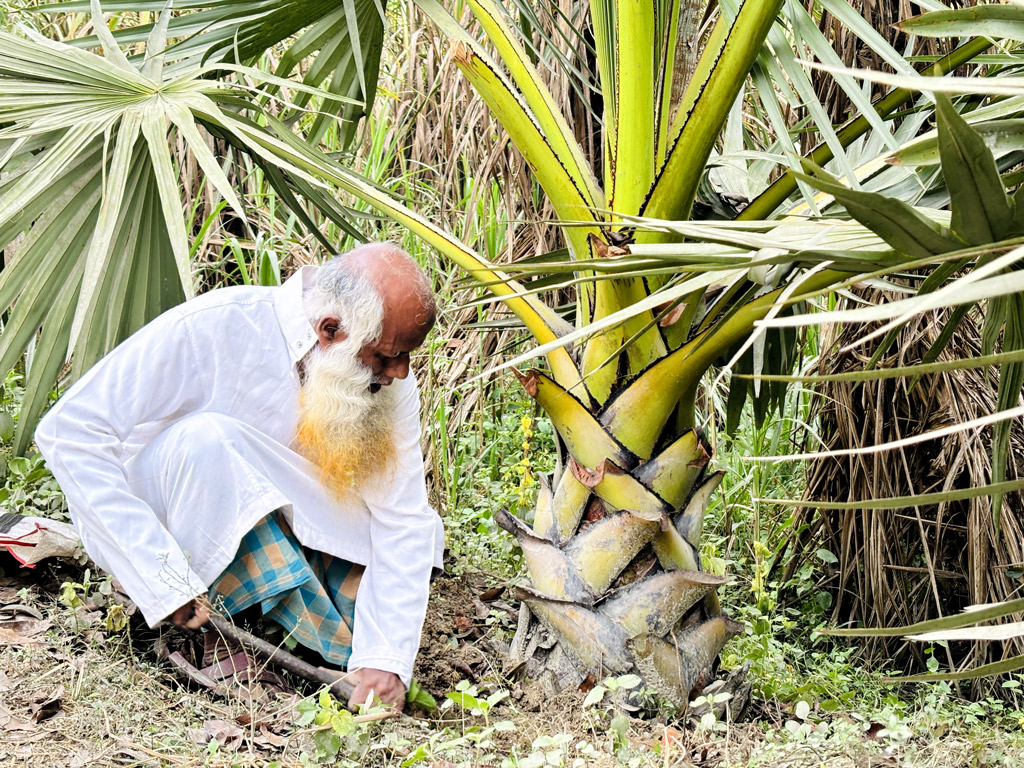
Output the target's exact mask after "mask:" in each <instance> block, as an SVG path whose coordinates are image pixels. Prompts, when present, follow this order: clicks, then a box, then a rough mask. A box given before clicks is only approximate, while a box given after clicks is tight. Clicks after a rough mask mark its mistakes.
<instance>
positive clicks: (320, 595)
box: [210, 512, 364, 667]
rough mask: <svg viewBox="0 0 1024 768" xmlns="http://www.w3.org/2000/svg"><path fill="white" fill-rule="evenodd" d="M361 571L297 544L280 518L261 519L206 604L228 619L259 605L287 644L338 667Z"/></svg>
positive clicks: (347, 645)
mask: <svg viewBox="0 0 1024 768" xmlns="http://www.w3.org/2000/svg"><path fill="white" fill-rule="evenodd" d="M363 570H364V567H363V566H362V565H357V564H355V563H350V562H349V561H348V560H342V559H341V558H340V557H333V556H331V555H326V554H324V553H322V552H316V551H314V550H311V549H307V548H306V547H303V546H302V545H301V544H299V542H298V540H297V539H296V538H295V534H293V533H292V530H291V527H290V526H289V525H288V523H287V521H286V520H285V519H284V517H283V516H282V515H281V514H279V513H278V512H274V513H272V514H270V515H267V516H266V517H265V518H263V519H262V520H261V521H260V522H258V523H257V524H256V525H255V527H253V529H252V530H251V531H249V532H248V533H247V534H246V535H245V537H244V538H243V539H242V542H241V544H240V545H239V547H238V552H237V553H236V554H235V559H234V560H233V561H232V562H231V565H229V566H228V567H227V569H226V570H225V571H224V573H222V574H221V575H220V576H219V577H217V580H216V581H214V583H213V584H212V585H211V586H210V601H211V603H212V604H213V605H214V606H215V607H217V608H218V609H219V610H221V611H223V612H225V613H227V614H234V613H238V612H239V611H243V610H245V609H246V608H249V607H250V606H253V605H256V604H257V603H259V605H260V608H261V609H262V611H263V615H264V616H266V617H268V618H271V619H273V620H274V621H276V622H277V623H278V624H280V625H281V626H282V627H284V629H285V632H287V633H288V634H289V635H290V636H291V637H292V638H294V639H295V640H297V641H298V642H299V643H301V644H302V645H304V646H306V647H307V648H311V649H313V650H314V651H317V652H318V653H319V654H320V655H321V656H323V657H324V658H325V659H326V660H327V661H329V662H331V663H332V664H337V665H338V666H339V667H343V666H345V665H346V664H347V663H348V659H349V656H350V655H351V654H352V623H353V620H354V615H355V609H356V590H357V589H358V588H359V579H360V578H361V577H362V575H363Z"/></svg>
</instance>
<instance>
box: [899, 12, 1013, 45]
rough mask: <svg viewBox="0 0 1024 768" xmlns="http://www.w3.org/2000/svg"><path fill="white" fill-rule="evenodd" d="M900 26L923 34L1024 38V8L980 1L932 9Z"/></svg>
mask: <svg viewBox="0 0 1024 768" xmlns="http://www.w3.org/2000/svg"><path fill="white" fill-rule="evenodd" d="M898 26H899V27H900V28H901V29H903V30H904V31H905V32H908V33H909V34H912V35H920V36H921V37H960V36H963V35H970V36H972V37H982V36H984V37H990V38H992V39H994V40H998V39H1000V38H1009V39H1010V40H1024V8H1021V7H1020V6H1016V5H996V4H993V5H977V6H974V7H972V8H957V9H951V10H948V11H932V12H931V13H924V14H921V15H920V16H914V17H913V18H910V19H904V20H903V21H901V22H899V24H898Z"/></svg>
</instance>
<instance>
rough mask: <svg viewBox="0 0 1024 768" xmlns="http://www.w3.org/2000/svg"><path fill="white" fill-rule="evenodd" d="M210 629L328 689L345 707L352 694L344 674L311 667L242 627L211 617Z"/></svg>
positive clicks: (352, 689)
mask: <svg viewBox="0 0 1024 768" xmlns="http://www.w3.org/2000/svg"><path fill="white" fill-rule="evenodd" d="M210 626H212V627H213V628H214V629H215V630H216V631H217V632H220V633H221V634H222V635H223V636H224V637H225V638H227V639H228V640H234V641H235V642H236V643H238V644H239V645H241V646H242V647H243V648H245V649H246V650H250V651H254V652H256V653H258V654H260V655H261V656H265V657H266V658H267V659H268V660H269V661H271V662H273V663H274V664H276V665H277V666H279V667H282V668H284V669H287V670H288V671H289V672H291V673H293V674H296V675H298V676H299V677H304V678H305V679H306V680H309V681H310V682H314V683H321V684H323V685H326V686H328V687H329V688H330V689H331V693H333V694H334V695H335V696H336V697H337V698H338V699H340V700H341V701H343V702H344V703H346V704H347V703H348V701H349V699H350V698H351V697H352V694H353V692H354V691H355V686H353V685H352V683H350V682H349V681H348V680H345V679H344V677H345V675H346V673H345V672H340V671H338V672H331V671H330V670H327V669H324V668H323V667H314V666H313V665H312V664H309V663H308V662H305V661H303V660H302V659H300V658H298V657H297V656H295V655H293V654H291V653H288V651H286V650H284V649H283V648H279V647H278V646H276V645H273V644H271V643H268V642H267V641H266V640H261V639H260V638H258V637H256V636H255V635H253V634H251V633H249V632H246V631H245V630H244V629H242V628H241V627H236V626H235V625H234V624H232V623H231V622H230V621H228V620H227V619H224V618H221V617H220V616H216V615H211V616H210Z"/></svg>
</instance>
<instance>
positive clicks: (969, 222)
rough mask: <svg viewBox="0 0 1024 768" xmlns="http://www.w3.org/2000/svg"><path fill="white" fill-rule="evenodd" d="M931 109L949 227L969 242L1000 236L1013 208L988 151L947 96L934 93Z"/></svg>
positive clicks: (1010, 224) (1005, 230) (1009, 226)
mask: <svg viewBox="0 0 1024 768" xmlns="http://www.w3.org/2000/svg"><path fill="white" fill-rule="evenodd" d="M935 109H936V114H937V115H938V120H939V154H940V155H941V157H942V172H943V175H944V176H945V178H946V188H947V189H948V190H949V194H950V200H951V206H952V210H953V217H952V221H951V223H950V228H951V229H952V230H953V232H954V234H955V235H956V236H957V237H959V238H960V239H961V240H963V241H964V242H966V243H968V244H969V245H983V244H985V243H991V242H994V241H996V240H1000V239H1002V238H1003V237H1005V236H1006V235H1007V233H1009V232H1010V230H1011V229H1012V227H1013V211H1012V210H1011V209H1010V201H1009V200H1008V199H1007V197H1006V190H1005V189H1003V182H1002V180H1001V179H1000V178H999V170H998V169H997V168H996V161H995V158H994V157H993V156H992V152H991V151H990V150H989V148H988V147H986V146H985V142H984V141H983V140H982V138H981V137H980V136H979V135H978V134H977V133H976V132H975V131H974V130H973V129H972V128H971V127H970V126H969V125H968V124H967V123H966V122H965V121H964V119H963V118H962V117H960V115H959V114H958V113H957V111H956V110H955V109H954V108H953V103H952V102H951V101H950V100H949V98H948V97H946V96H944V95H937V96H936V99H935Z"/></svg>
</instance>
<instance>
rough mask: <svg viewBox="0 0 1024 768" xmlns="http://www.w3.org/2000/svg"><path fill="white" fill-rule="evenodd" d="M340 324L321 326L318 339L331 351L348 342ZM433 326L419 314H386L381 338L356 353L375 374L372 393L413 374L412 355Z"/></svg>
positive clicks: (330, 319) (330, 321) (332, 321)
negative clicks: (411, 368) (425, 321)
mask: <svg viewBox="0 0 1024 768" xmlns="http://www.w3.org/2000/svg"><path fill="white" fill-rule="evenodd" d="M431 320H432V318H431ZM339 322H340V321H339V320H338V319H337V318H335V317H327V318H324V319H323V320H321V321H320V322H319V323H317V336H318V338H319V339H320V345H321V346H322V347H324V348H329V347H331V346H333V345H335V344H339V343H343V342H345V341H346V339H347V338H348V337H347V336H346V334H345V333H344V330H343V329H342V328H340V324H339ZM431 327H433V322H428V323H424V322H422V321H421V320H420V319H419V318H418V317H417V316H415V315H414V316H413V317H412V318H410V317H409V315H408V314H404V315H402V314H397V313H395V312H390V313H387V314H385V317H384V322H383V323H382V325H381V333H380V337H379V338H378V339H377V340H376V341H371V342H367V343H366V344H364V345H363V346H362V347H361V348H360V350H359V352H358V353H357V354H356V358H357V359H358V360H359V362H361V363H362V364H363V365H365V366H366V367H367V368H368V369H369V370H370V372H371V373H372V377H371V380H370V391H371V392H374V393H376V392H379V391H380V388H381V387H386V386H388V385H389V384H391V382H393V381H394V380H395V379H404V378H406V377H407V376H408V375H409V355H410V354H411V353H412V352H413V350H415V349H416V348H417V347H419V346H421V345H422V344H423V342H424V340H426V338H427V334H428V333H429V332H430V329H431Z"/></svg>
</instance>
